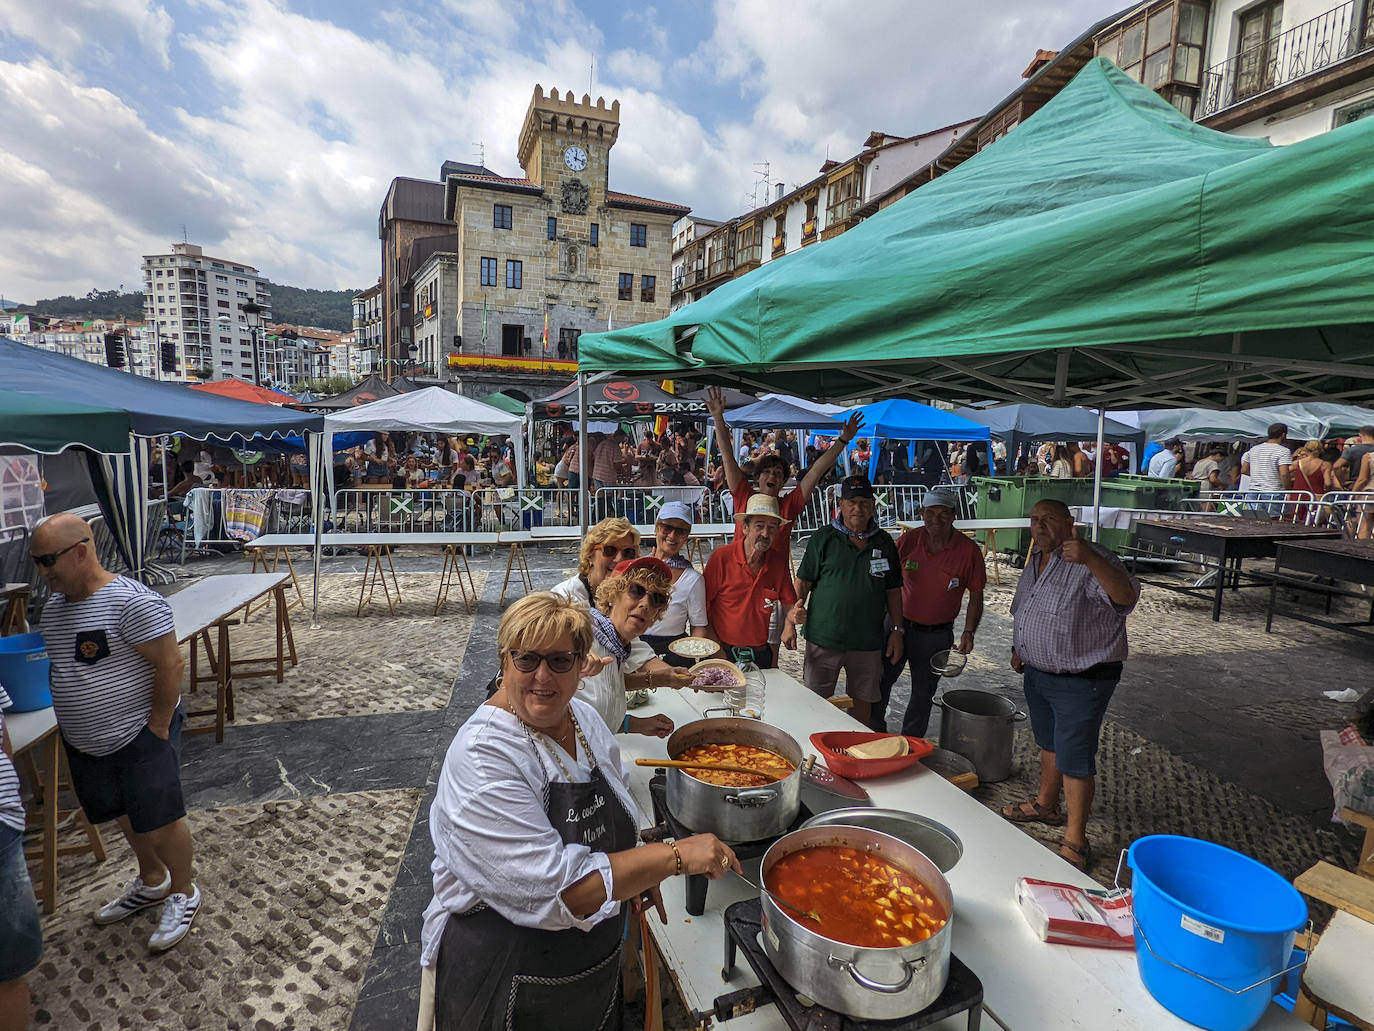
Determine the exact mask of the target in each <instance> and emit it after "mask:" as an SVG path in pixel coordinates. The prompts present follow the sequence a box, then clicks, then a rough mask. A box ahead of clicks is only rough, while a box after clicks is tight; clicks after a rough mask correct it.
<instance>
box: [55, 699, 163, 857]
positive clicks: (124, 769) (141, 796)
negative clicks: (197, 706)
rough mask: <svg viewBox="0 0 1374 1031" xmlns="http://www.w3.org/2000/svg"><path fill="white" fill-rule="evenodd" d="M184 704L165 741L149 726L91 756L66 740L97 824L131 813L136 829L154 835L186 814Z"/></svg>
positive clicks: (82, 796) (78, 788) (77, 782)
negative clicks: (120, 745) (117, 747)
mask: <svg viewBox="0 0 1374 1031" xmlns="http://www.w3.org/2000/svg"><path fill="white" fill-rule="evenodd" d="M182 719H183V715H182V710H181V706H180V705H178V706H177V711H176V712H175V713H173V715H172V725H171V733H170V734H169V735H168V737H167V740H166V741H163V740H162V739H161V738H160V737H158V736H157V735H156V734H154V733H153V732H152V731H151V730H149V729H148V728H147V727H144V728H143V729H142V730H140V731H139V732H138V736H137V737H135V738H134V739H133V740H132V741H130V742H129V743H128V744H127V745H125V746H124V747H123V748H121V749H120V750H119V751H117V752H113V753H111V754H110V755H87V754H86V753H85V752H82V751H80V750H78V749H75V748H73V747H72V746H71V745H70V744H68V743H67V739H66V738H63V739H62V744H63V746H64V747H65V748H66V750H67V767H68V769H69V770H70V771H71V775H72V790H73V791H74V792H75V793H76V798H77V801H79V802H80V803H81V808H82V809H84V810H85V811H86V819H88V820H90V821H91V823H105V822H107V821H109V820H113V819H115V818H116V817H119V816H127V817H128V818H129V826H130V827H132V828H133V829H134V832H135V833H136V834H148V833H150V832H151V831H155V830H159V829H161V828H163V827H166V826H167V825H168V824H170V823H176V822H177V821H178V820H180V819H181V818H182V817H183V816H185V815H186V804H185V802H184V801H183V799H182V795H181V723H182Z"/></svg>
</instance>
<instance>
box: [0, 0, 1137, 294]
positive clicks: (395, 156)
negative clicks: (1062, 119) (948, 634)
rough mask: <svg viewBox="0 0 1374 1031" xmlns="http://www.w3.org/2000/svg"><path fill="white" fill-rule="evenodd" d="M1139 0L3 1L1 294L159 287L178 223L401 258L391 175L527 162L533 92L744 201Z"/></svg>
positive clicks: (261, 242) (218, 246)
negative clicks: (586, 102) (520, 146)
mask: <svg viewBox="0 0 1374 1031" xmlns="http://www.w3.org/2000/svg"><path fill="white" fill-rule="evenodd" d="M1119 6H1121V4H1120V0H1052V2H1051V0H966V2H962V3H950V2H949V0H863V2H861V3H860V2H853V0H850V2H839V0H715V2H711V0H704V2H699V3H696V4H682V3H675V4H671V5H662V6H648V5H643V6H641V5H635V6H631V5H621V4H612V3H602V2H581V3H577V2H574V0H540V2H538V3H529V2H526V0H407V2H406V3H405V4H400V5H396V6H392V5H391V4H390V3H388V2H387V0H380V2H369V3H361V2H357V0H236V2H225V0H187V2H183V3H175V4H160V3H157V2H156V0H41V2H40V0H0V298H4V299H6V300H7V301H14V300H19V301H30V302H31V301H34V300H37V299H39V298H44V297H52V296H57V295H60V294H74V295H76V296H81V295H84V294H85V293H86V292H87V291H89V290H92V289H99V290H108V289H117V288H119V287H120V286H122V287H123V288H124V289H125V290H138V289H141V273H140V262H141V258H142V255H144V254H164V253H168V252H169V251H170V249H171V244H172V243H173V242H176V241H180V240H182V239H183V238H185V239H187V240H189V241H190V242H191V243H194V244H199V245H200V246H201V247H203V248H204V249H205V253H207V254H213V255H215V256H217V257H227V258H230V259H232V260H235V261H240V262H245V263H247V264H250V265H253V266H255V267H257V268H258V269H259V271H260V272H261V273H262V274H264V275H265V276H267V277H268V278H269V279H271V280H273V281H274V282H277V283H283V284H289V285H291V286H300V287H315V288H319V289H358V288H361V287H364V286H366V285H368V284H370V283H372V282H375V281H376V279H377V276H378V274H379V271H380V261H381V259H380V251H379V244H378V240H377V213H378V210H379V208H380V207H381V203H382V200H383V198H384V197H385V195H386V190H387V187H388V185H389V184H390V182H391V180H392V179H393V178H394V177H396V176H409V177H413V178H421V179H430V180H437V179H438V174H439V166H440V164H441V163H442V162H443V161H444V160H445V159H452V160H455V161H464V162H476V161H477V160H479V158H481V157H483V156H484V158H485V163H486V165H487V167H489V168H491V169H493V170H494V171H496V172H497V173H498V174H501V175H510V176H518V175H520V174H521V172H520V169H519V166H518V163H517V161H516V157H515V152H516V141H517V136H518V134H519V131H520V126H521V124H522V121H523V119H524V114H525V110H526V108H527V107H528V106H529V101H530V97H531V94H532V92H533V89H534V86H535V84H536V83H539V84H542V85H543V87H544V89H545V92H546V93H547V92H548V91H549V90H550V89H554V88H557V89H559V90H560V92H561V91H566V90H568V89H572V90H574V91H575V92H576V94H577V95H578V96H579V97H580V96H581V94H583V93H590V95H591V97H592V98H593V100H594V99H595V98H596V97H598V96H604V97H605V98H606V101H607V103H608V104H609V103H610V102H611V101H612V100H616V99H618V100H619V101H620V104H621V108H620V112H621V129H620V136H619V139H618V141H617V143H616V145H615V147H614V149H613V150H612V151H611V166H610V185H611V189H613V190H620V191H623V192H627V193H635V194H640V195H643V196H649V197H654V198H658V199H661V200H668V201H672V202H675V203H680V204H684V205H688V206H690V207H691V208H692V209H693V211H694V212H695V213H696V214H698V215H701V216H703V217H706V218H729V217H731V216H733V215H735V214H738V213H740V212H742V211H745V210H748V209H749V208H751V207H753V206H754V200H755V197H756V196H757V197H758V198H759V200H760V201H761V200H762V187H761V186H760V182H761V180H762V168H763V165H764V163H765V162H767V167H768V172H769V178H770V181H771V182H772V183H778V182H783V183H785V184H787V187H788V188H789V189H790V188H791V187H792V186H794V185H797V184H800V183H803V182H806V181H808V180H810V179H811V178H813V177H814V176H815V175H816V173H817V170H818V169H819V167H820V164H821V162H822V161H823V160H825V158H826V157H827V155H829V156H830V157H833V158H837V159H844V158H847V157H849V156H850V155H852V154H854V153H855V152H857V151H858V150H859V149H860V148H861V147H862V145H863V141H864V138H865V137H866V136H867V135H868V133H869V132H870V131H872V130H874V129H878V130H882V131H884V132H887V133H891V134H894V135H900V136H906V135H914V134H916V133H920V132H924V131H927V130H931V129H936V128H940V127H942V126H945V125H949V124H951V123H955V122H959V121H962V120H964V119H966V118H976V117H981V116H982V115H983V114H985V113H986V112H987V110H988V108H990V107H991V106H992V105H993V104H995V103H996V102H997V101H999V100H1000V99H1001V98H1002V97H1004V96H1006V95H1007V94H1008V93H1010V92H1011V91H1012V90H1014V89H1015V88H1016V87H1017V86H1018V85H1019V84H1020V83H1021V78H1020V74H1021V71H1022V70H1023V69H1024V68H1025V67H1026V65H1027V64H1028V63H1029V62H1030V60H1031V58H1032V57H1033V56H1034V53H1035V51H1036V49H1037V48H1045V49H1059V48H1060V47H1062V46H1064V45H1065V44H1066V43H1068V42H1070V41H1071V40H1073V39H1074V38H1076V37H1077V36H1078V35H1080V34H1081V33H1082V32H1083V31H1085V30H1086V29H1087V28H1088V27H1089V26H1091V25H1092V24H1093V23H1094V22H1095V21H1097V20H1098V19H1100V18H1103V17H1106V16H1107V15H1109V14H1111V13H1112V12H1113V11H1114V10H1116V9H1117V8H1118V7H1119Z"/></svg>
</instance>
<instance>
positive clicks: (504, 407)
mask: <svg viewBox="0 0 1374 1031" xmlns="http://www.w3.org/2000/svg"><path fill="white" fill-rule="evenodd" d="M477 400H479V401H481V402H482V403H483V404H484V405H491V406H492V407H493V408H499V409H501V411H503V412H505V413H506V414H507V415H521V416H523V415H524V414H525V402H524V401H520V400H518V399H516V398H513V397H511V396H510V395H509V394H503V393H501V391H499V390H498V391H497V392H496V393H494V394H488V395H487V396H486V397H479V398H478V399H477Z"/></svg>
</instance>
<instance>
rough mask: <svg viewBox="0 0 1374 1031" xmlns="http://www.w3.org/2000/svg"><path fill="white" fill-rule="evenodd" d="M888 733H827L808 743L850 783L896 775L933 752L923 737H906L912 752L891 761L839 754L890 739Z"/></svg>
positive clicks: (846, 731)
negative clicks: (890, 774) (855, 757)
mask: <svg viewBox="0 0 1374 1031" xmlns="http://www.w3.org/2000/svg"><path fill="white" fill-rule="evenodd" d="M891 736H892V735H891V734H879V733H876V732H874V731H871V730H827V731H824V732H822V733H818V734H812V735H811V744H812V745H814V746H815V748H816V751H817V752H819V753H820V756H821V758H822V759H824V760H825V765H827V766H829V767H830V769H831V770H832V771H834V772H835V773H838V774H839V775H840V776H841V777H848V778H850V779H851V780H865V779H867V778H869V777H882V776H886V775H887V774H889V773H896V772H897V771H898V770H905V769H906V768H907V767H909V766H915V765H916V764H917V763H918V762H920V761H921V760H922V759H924V758H925V757H926V756H928V755H929V754H930V753H931V752H933V751H935V746H934V745H932V744H931V743H930V742H929V741H927V740H926V739H925V738H923V737H910V736H908V737H907V739H906V740H907V744H908V745H910V746H911V751H909V752H907V754H906V755H898V756H894V757H893V758H891V759H854V758H852V757H850V756H847V755H844V754H842V753H841V752H840V749H842V748H849V747H850V746H851V745H861V744H863V743H864V742H866V741H876V740H877V739H878V738H880V737H891Z"/></svg>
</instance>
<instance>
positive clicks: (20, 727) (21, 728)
mask: <svg viewBox="0 0 1374 1031" xmlns="http://www.w3.org/2000/svg"><path fill="white" fill-rule="evenodd" d="M5 729H6V730H8V731H9V734H10V745H11V746H12V747H13V748H14V754H15V755H18V754H19V753H20V752H22V751H24V749H26V748H29V747H31V746H32V745H33V744H34V743H35V742H38V741H42V740H43V739H44V738H45V737H47V736H48V735H49V734H51V733H52V732H53V731H54V730H56V729H57V715H56V713H54V712H53V709H52V706H51V705H49V706H48V707H47V708H46V709H35V710H34V711H33V712H6V713H5Z"/></svg>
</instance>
